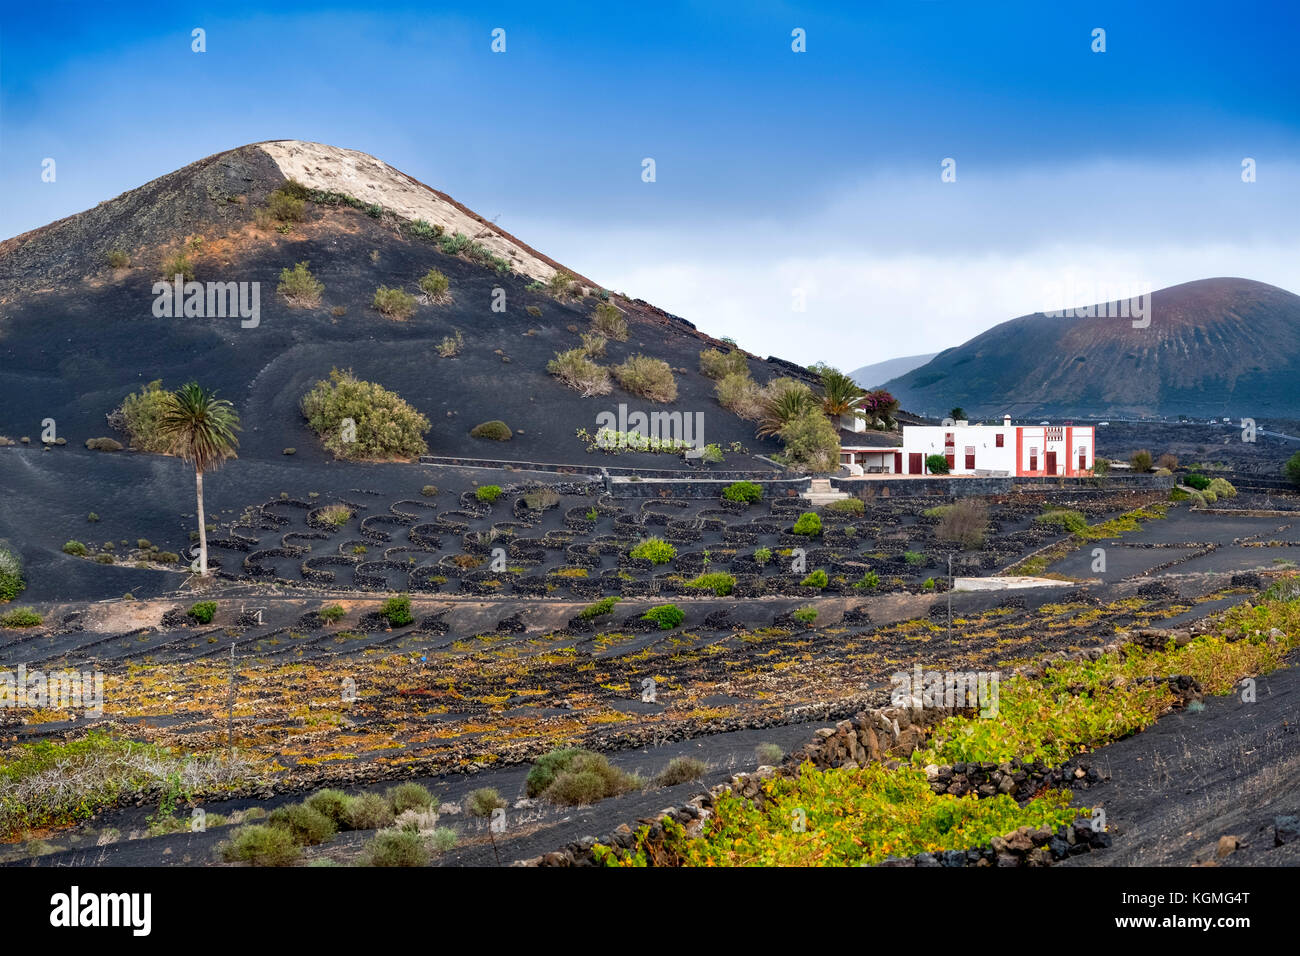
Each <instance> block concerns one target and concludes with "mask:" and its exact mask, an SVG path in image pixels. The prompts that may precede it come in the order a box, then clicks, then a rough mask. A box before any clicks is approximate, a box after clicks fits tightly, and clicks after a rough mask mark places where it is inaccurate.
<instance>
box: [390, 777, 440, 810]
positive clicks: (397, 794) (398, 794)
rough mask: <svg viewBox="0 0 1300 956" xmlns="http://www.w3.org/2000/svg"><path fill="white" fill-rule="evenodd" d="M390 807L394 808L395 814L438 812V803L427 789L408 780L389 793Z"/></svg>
mask: <svg viewBox="0 0 1300 956" xmlns="http://www.w3.org/2000/svg"><path fill="white" fill-rule="evenodd" d="M387 796H388V805H389V806H391V807H392V808H393V813H397V814H400V813H403V812H404V811H406V810H436V809H437V808H438V801H437V800H435V799H434V798H433V794H431V793H430V792H429V790H428V788H427V787H424V786H422V785H420V784H418V783H415V782H414V781H411V780H408V781H406V782H405V783H399V784H398V785H397V786H395V787H392V788H391V789H389V791H388V794H387Z"/></svg>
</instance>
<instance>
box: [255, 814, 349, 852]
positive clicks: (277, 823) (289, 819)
mask: <svg viewBox="0 0 1300 956" xmlns="http://www.w3.org/2000/svg"><path fill="white" fill-rule="evenodd" d="M266 822H267V823H268V824H269V825H270V826H273V827H279V828H280V829H283V830H287V831H289V835H290V836H291V837H293V842H294V843H297V844H299V845H301V846H316V845H317V844H320V843H324V842H325V841H326V840H328V839H329V838H330V837H332V836H333V835H334V834H335V833H336V832H338V825H337V824H336V823H335V822H334V821H333V820H332V819H330V818H329V817H327V816H326V815H325V814H323V813H321V811H319V810H317V809H315V808H314V807H309V806H307V805H306V804H305V803H293V804H289V805H288V806H284V807H276V808H275V809H274V810H272V811H271V815H270V816H268V817H267V818H266Z"/></svg>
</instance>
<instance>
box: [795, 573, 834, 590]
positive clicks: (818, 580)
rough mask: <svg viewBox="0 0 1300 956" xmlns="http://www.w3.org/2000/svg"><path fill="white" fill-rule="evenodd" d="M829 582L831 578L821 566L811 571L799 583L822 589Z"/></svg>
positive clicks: (803, 585)
mask: <svg viewBox="0 0 1300 956" xmlns="http://www.w3.org/2000/svg"><path fill="white" fill-rule="evenodd" d="M828 583H830V579H829V578H827V577H826V572H825V571H823V570H822V569H821V568H817V569H816V570H815V571H812V572H810V573H809V574H808V576H807V577H806V578H804V579H803V580H802V581H800V582H799V585H800V586H801V587H805V588H818V589H821V588H824V587H826V585H827V584H828Z"/></svg>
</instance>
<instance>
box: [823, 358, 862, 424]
mask: <svg viewBox="0 0 1300 956" xmlns="http://www.w3.org/2000/svg"><path fill="white" fill-rule="evenodd" d="M821 376H822V395H821V402H822V411H823V412H825V413H826V415H827V416H828V417H829V418H830V419H831V421H832V422H838V421H839V419H840V417H841V416H843V415H847V414H849V413H850V412H851V411H853V406H854V405H855V404H856V403H857V401H858V399H860V398H861V397H862V395H863V392H864V389H863V388H862V386H860V385H859V384H858V383H857V382H855V381H853V379H852V378H851V377H850V376H848V375H845V374H844V373H843V372H841V371H840V370H839V369H837V368H831V367H830V366H823V367H822V369H821Z"/></svg>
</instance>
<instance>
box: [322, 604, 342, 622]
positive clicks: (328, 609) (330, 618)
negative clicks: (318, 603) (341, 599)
mask: <svg viewBox="0 0 1300 956" xmlns="http://www.w3.org/2000/svg"><path fill="white" fill-rule="evenodd" d="M316 613H317V614H319V615H320V616H321V619H322V620H324V621H327V622H329V623H330V624H333V623H334V622H335V621H338V620H341V619H342V617H343V615H344V614H345V613H347V612H346V611H344V610H343V605H341V604H327V605H325V607H323V608H321V609H320V610H319V611H317V612H316Z"/></svg>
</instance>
